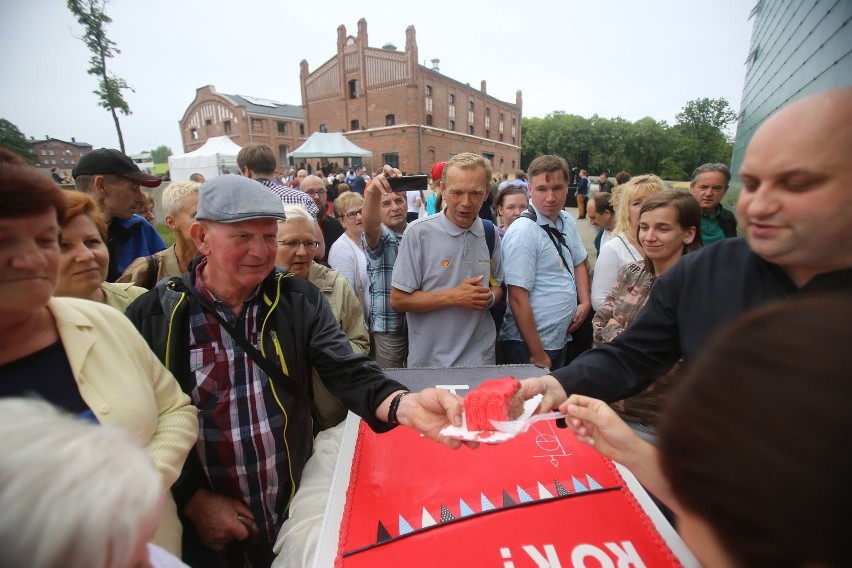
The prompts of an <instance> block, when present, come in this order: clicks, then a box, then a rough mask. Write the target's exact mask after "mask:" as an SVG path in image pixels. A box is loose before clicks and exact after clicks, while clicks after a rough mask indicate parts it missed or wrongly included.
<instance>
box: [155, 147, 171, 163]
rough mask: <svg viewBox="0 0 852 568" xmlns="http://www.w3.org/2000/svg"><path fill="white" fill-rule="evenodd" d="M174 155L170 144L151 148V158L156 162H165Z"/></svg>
mask: <svg viewBox="0 0 852 568" xmlns="http://www.w3.org/2000/svg"><path fill="white" fill-rule="evenodd" d="M171 155H172V149H171V148H169V147H168V146H157V147H156V148H154V149H153V150H151V159H152V160H153V161H154V163H155V164H165V163H166V162H168V161H169V156H171Z"/></svg>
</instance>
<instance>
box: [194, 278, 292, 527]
mask: <svg viewBox="0 0 852 568" xmlns="http://www.w3.org/2000/svg"><path fill="white" fill-rule="evenodd" d="M205 264H206V262H204V261H202V262H201V263H200V264H199V265H198V267H197V269H196V279H195V287H196V289H197V290H198V292H199V293H200V294H201V296H202V297H203V298H205V299H206V300H207V301H208V302H210V304H211V305H212V306H213V307H214V308H216V311H217V312H219V314H221V315H222V316H223V317H224V318H225V320H226V321H228V322H229V323H230V324H231V325H233V326H234V327H236V328H237V329H239V330H241V331H243V332H244V333H245V335H246V337H247V338H248V339H249V341H250V342H251V343H252V344H253V345H255V346H257V345H258V336H259V333H258V331H259V327H260V322H259V321H258V320H257V313H258V306H259V303H260V300H259V297H258V294H257V292H258V290H255V292H254V293H253V294H252V295H251V297H250V298H249V299H247V300H246V301H245V304H244V307H243V311H242V313H241V314H240V316H239V317H234V314H233V313H232V312H231V310H230V309H229V308H228V307H227V306H226V305H225V304H223V303H222V302H220V301H219V300H217V299H216V298H215V297H214V296H213V295H212V293H211V292H210V291H209V290H208V289H207V287H206V286H205V285H204V280H203V279H202V278H201V270H202V267H204V266H205ZM258 289H259V288H258ZM189 349H190V370H191V371H192V372H193V373H195V381H196V386H195V387H194V388H193V389H192V393H191V398H192V403H193V404H194V405H195V406H197V407H198V422H199V435H198V443H197V444H196V450H197V452H198V456H199V458H200V460H201V465H202V467H203V468H204V472H205V474H206V475H207V478H208V480H209V481H210V486H211V489H212V490H213V491H214V492H215V493H221V494H223V495H228V496H231V497H235V498H237V499H240V500H241V501H243V502H244V503H246V505H248V506H249V507H250V508H251V510H252V513H253V514H254V518H255V521H256V522H257V523H258V526H259V527H260V528H261V531H264V533H265V536H266V538H267V540H268V542H275V538H276V536H277V534H278V529H279V528H280V525H281V523H282V522H283V519H279V515H278V514H277V513H276V511H284V510H285V508H286V507H287V502H288V499H289V496H290V495H289V490H288V489H285V488H289V486H290V483H291V481H290V479H289V473H288V472H287V463H288V456H287V450H286V447H285V445H284V443H283V440H284V425H285V416H284V415H283V413H282V412H281V409H280V408H279V407H278V405H277V404H276V402H275V399H274V397H273V395H272V392H271V390H270V388H269V381H268V378H267V376H266V374H265V373H264V372H263V371H262V370H261V369H260V368H259V367H257V365H255V364H254V362H253V361H252V360H251V359H250V358H249V357H248V356H247V355H246V353H245V351H243V349H242V347H240V345H239V344H238V343H237V342H236V341H234V339H233V338H232V337H231V336H230V335H229V334H228V332H227V331H226V330H225V329H224V328H223V327H222V326H221V324H219V322H218V321H216V318H215V317H214V316H213V315H212V314H210V313H209V312H206V311H205V310H204V309H203V308H202V307H201V306H200V305H198V303H197V302H190V303H189Z"/></svg>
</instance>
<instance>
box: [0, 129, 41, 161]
mask: <svg viewBox="0 0 852 568" xmlns="http://www.w3.org/2000/svg"><path fill="white" fill-rule="evenodd" d="M0 147H3V148H8V149H9V150H11V151H13V152H14V153H16V154H18V155H19V156H21V157H22V158H23V159H25V160H26V161H27V162H29V163H30V164H35V163H36V161H37V160H38V158H37V157H36V155H35V153H34V152H33V150H32V147H31V146H30V143H29V142H27V139H26V137H25V136H24V135H23V134H22V133H21V131H20V130H18V127H17V126H15V125H14V124H12V123H11V122H9V121H8V120H6V119H5V118H0Z"/></svg>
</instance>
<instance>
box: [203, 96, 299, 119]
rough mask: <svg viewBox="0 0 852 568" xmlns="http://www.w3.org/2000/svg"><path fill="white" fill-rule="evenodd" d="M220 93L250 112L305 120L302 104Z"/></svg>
mask: <svg viewBox="0 0 852 568" xmlns="http://www.w3.org/2000/svg"><path fill="white" fill-rule="evenodd" d="M219 95H220V96H222V97H227V98H228V99H230V100H231V102H233V103H234V104H235V105H239V106H243V107H245V108H246V111H247V112H248V113H249V114H262V115H265V116H277V117H280V118H291V119H294V120H304V118H305V115H304V113H303V112H302V107H301V106H297V105H285V104H283V103H279V102H278V101H272V100H269V99H262V98H259V97H252V96H250V95H225V94H222V93H219Z"/></svg>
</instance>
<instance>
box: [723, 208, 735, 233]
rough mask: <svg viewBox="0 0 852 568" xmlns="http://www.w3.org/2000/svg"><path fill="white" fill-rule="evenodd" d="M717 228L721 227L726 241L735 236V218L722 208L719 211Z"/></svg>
mask: <svg viewBox="0 0 852 568" xmlns="http://www.w3.org/2000/svg"><path fill="white" fill-rule="evenodd" d="M719 227H721V229H722V233H723V234H724V235H725V238H726V239H733V238H734V237H736V236H737V218H736V216H735V215H734V214H733V213H731V212H730V211H729V210H727V209H725V208H724V207H722V210H721V211H719Z"/></svg>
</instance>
